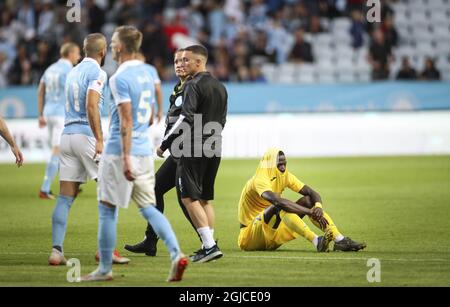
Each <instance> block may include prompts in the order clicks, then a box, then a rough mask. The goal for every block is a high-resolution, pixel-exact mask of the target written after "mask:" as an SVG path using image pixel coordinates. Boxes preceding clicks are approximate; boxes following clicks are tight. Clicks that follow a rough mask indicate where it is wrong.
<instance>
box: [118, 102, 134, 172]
mask: <svg viewBox="0 0 450 307" xmlns="http://www.w3.org/2000/svg"><path fill="white" fill-rule="evenodd" d="M131 112H132V106H131V102H125V103H121V104H120V105H119V117H120V135H121V137H122V159H123V173H124V175H125V177H126V178H127V180H128V181H133V180H134V179H135V178H134V176H133V174H132V172H131V159H130V149H131V132H132V130H133V117H132V113H131Z"/></svg>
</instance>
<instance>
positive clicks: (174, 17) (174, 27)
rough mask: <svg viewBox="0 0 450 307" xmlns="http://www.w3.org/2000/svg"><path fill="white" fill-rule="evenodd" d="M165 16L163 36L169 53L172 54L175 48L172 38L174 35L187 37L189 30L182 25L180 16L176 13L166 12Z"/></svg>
mask: <svg viewBox="0 0 450 307" xmlns="http://www.w3.org/2000/svg"><path fill="white" fill-rule="evenodd" d="M166 14H167V15H166V16H165V25H164V27H163V31H164V34H165V35H166V37H167V42H168V45H167V46H168V48H169V52H170V53H172V54H173V53H174V52H175V51H176V49H177V47H176V46H175V45H174V44H173V42H172V38H173V36H174V35H175V34H183V35H186V36H188V35H189V30H188V29H187V27H186V26H185V25H184V23H183V18H182V16H181V14H180V13H179V12H177V11H173V10H172V11H167V12H166Z"/></svg>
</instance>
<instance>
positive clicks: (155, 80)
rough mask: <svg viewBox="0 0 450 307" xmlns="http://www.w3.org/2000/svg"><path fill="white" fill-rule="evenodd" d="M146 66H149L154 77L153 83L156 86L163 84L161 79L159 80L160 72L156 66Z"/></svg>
mask: <svg viewBox="0 0 450 307" xmlns="http://www.w3.org/2000/svg"><path fill="white" fill-rule="evenodd" d="M145 65H147V66H148V69H149V71H150V74H151V75H152V78H153V82H154V83H155V84H161V79H160V78H159V75H158V71H157V70H156V68H155V66H153V65H150V64H145Z"/></svg>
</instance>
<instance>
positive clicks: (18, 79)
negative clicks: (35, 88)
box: [9, 43, 32, 85]
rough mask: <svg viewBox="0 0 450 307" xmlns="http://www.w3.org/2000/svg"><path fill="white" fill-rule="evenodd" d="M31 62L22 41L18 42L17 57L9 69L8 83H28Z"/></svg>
mask: <svg viewBox="0 0 450 307" xmlns="http://www.w3.org/2000/svg"><path fill="white" fill-rule="evenodd" d="M31 82H32V79H31V62H30V60H29V56H28V53H27V48H26V46H25V44H24V43H20V44H19V46H18V49H17V57H16V59H15V61H14V63H13V65H12V67H11V69H10V71H9V84H10V85H30V84H31Z"/></svg>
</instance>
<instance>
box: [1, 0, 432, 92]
mask: <svg viewBox="0 0 450 307" xmlns="http://www.w3.org/2000/svg"><path fill="white" fill-rule="evenodd" d="M393 1H394V0H391V1H388V0H382V1H381V2H382V3H383V6H382V20H383V22H382V23H377V24H370V23H367V22H366V21H365V18H364V17H363V16H366V15H365V14H366V11H367V6H366V1H365V0H204V1H200V0H165V1H164V0H117V1H114V0H81V1H80V2H81V9H82V10H81V22H79V23H77V22H75V23H70V22H68V21H67V19H66V14H67V11H68V10H69V9H70V7H68V6H67V3H68V1H66V0H17V1H12V0H3V1H1V2H0V12H1V19H0V87H5V86H8V85H30V84H37V83H38V82H39V80H40V77H41V76H42V74H43V72H44V70H45V69H46V68H47V67H48V66H49V65H50V64H51V63H52V62H54V61H56V60H57V58H58V56H59V54H58V51H59V46H60V45H61V44H62V43H64V42H68V41H73V42H76V43H77V44H79V45H80V46H81V45H82V41H83V38H84V36H85V35H86V34H87V33H92V32H102V33H104V34H107V33H110V34H111V33H112V31H113V29H114V27H115V26H116V25H124V24H129V25H135V26H137V27H138V28H139V29H141V30H142V32H143V34H144V38H143V46H142V52H143V54H144V56H145V58H146V60H147V62H149V63H151V64H153V65H154V66H155V67H156V68H157V70H158V72H159V73H160V76H161V79H162V80H174V74H173V69H172V66H171V65H172V61H173V52H174V51H175V50H176V49H177V48H178V47H180V46H182V45H183V44H184V45H185V44H187V43H189V42H199V43H201V44H203V45H204V46H205V47H207V48H208V50H209V53H210V60H209V65H210V70H211V71H212V72H213V74H214V75H215V76H216V77H217V78H218V79H220V80H221V81H233V82H266V79H265V77H264V76H263V74H262V72H261V65H262V64H263V63H267V62H271V63H276V64H282V63H285V62H288V61H291V62H296V63H303V62H307V63H310V62H314V61H315V60H316V59H314V51H313V50H312V46H311V44H310V43H309V42H308V41H307V40H306V39H305V35H311V34H317V33H322V32H326V31H329V30H330V29H328V28H327V25H330V24H332V23H330V22H324V21H329V20H332V19H333V18H336V17H342V16H348V18H350V19H351V20H352V25H351V29H349V31H350V33H351V36H352V46H353V48H360V47H362V46H364V45H366V46H367V45H370V49H369V50H370V52H369V53H370V56H369V58H368V61H369V62H370V63H371V65H372V67H373V79H377V80H382V79H386V78H388V76H389V63H390V62H391V61H392V59H391V58H392V48H393V47H394V46H396V45H397V44H398V34H397V31H396V30H395V27H394V23H393V18H394V16H393V11H392V9H391V8H390V6H389V4H390V3H391V2H393ZM74 2H77V1H74ZM368 35H369V36H368ZM367 36H368V37H370V38H371V39H370V41H365V40H366V39H365V37H367ZM413 70H414V69H413ZM398 77H399V79H402V78H403V79H405V78H406V79H417V78H425V79H430V78H433V79H439V72H438V71H437V70H436V68H435V67H434V63H433V61H432V59H430V60H429V61H428V62H427V68H426V70H425V71H424V72H420V73H416V72H415V70H414V71H412V70H411V67H410V64H409V61H408V59H404V65H403V68H402V71H401V72H399V75H398Z"/></svg>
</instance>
